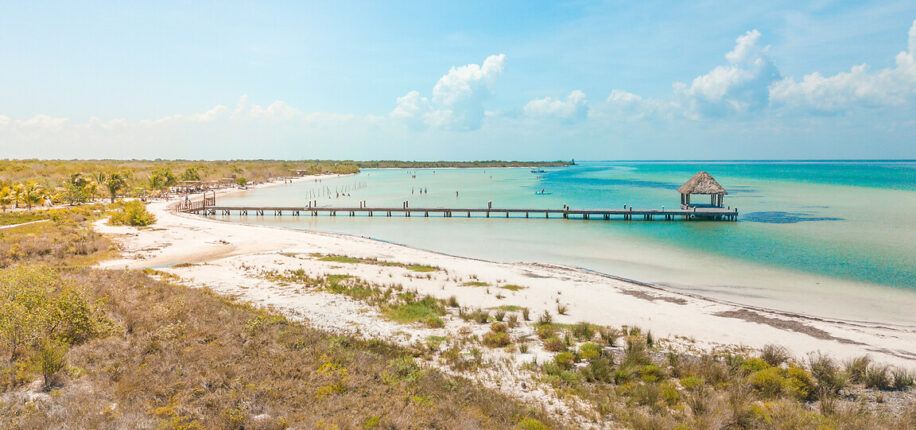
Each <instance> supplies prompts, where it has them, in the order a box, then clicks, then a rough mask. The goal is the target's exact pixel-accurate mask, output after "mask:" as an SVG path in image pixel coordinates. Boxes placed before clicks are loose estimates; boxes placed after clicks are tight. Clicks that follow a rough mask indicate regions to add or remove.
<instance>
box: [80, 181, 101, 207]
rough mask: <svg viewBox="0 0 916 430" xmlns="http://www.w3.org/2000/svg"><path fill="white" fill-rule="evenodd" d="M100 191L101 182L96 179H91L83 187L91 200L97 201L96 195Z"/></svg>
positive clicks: (84, 192)
mask: <svg viewBox="0 0 916 430" xmlns="http://www.w3.org/2000/svg"><path fill="white" fill-rule="evenodd" d="M98 193H99V183H98V182H96V181H89V182H87V183H86V185H85V186H84V187H83V194H85V195H87V196H89V201H90V202H93V201H95V195H96V194H98Z"/></svg>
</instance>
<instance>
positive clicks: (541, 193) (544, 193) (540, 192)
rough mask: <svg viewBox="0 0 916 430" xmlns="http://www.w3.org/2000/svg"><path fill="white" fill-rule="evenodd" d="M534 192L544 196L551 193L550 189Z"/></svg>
mask: <svg viewBox="0 0 916 430" xmlns="http://www.w3.org/2000/svg"><path fill="white" fill-rule="evenodd" d="M534 194H537V195H539V196H546V195H550V194H553V193H551V192H550V191H547V190H541V191H535V192H534Z"/></svg>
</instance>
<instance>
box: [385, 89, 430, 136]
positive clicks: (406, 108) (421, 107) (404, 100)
mask: <svg viewBox="0 0 916 430" xmlns="http://www.w3.org/2000/svg"><path fill="white" fill-rule="evenodd" d="M397 103H398V104H397V106H395V108H394V110H393V111H391V115H390V116H391V118H392V119H394V120H398V121H404V123H406V124H407V126H408V127H410V128H411V129H422V128H424V127H425V126H426V122H425V116H426V114H428V113H429V111H430V110H431V106H430V104H429V99H427V98H426V97H422V96H420V92H419V91H411V92H409V93H407V94H405V95H404V96H403V97H398V100H397Z"/></svg>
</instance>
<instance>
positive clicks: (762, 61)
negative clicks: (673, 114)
mask: <svg viewBox="0 0 916 430" xmlns="http://www.w3.org/2000/svg"><path fill="white" fill-rule="evenodd" d="M759 40H760V32H759V31H757V30H751V31H748V32H747V33H745V34H744V35H743V36H740V37H738V38H737V39H736V40H735V48H734V49H732V51H731V52H729V53H727V54H725V59H726V60H728V63H729V64H727V65H722V66H718V67H716V68H714V69H712V70H711V71H710V72H709V73H707V74H705V75H701V76H698V77H696V78H694V80H693V82H691V84H690V85H689V86H688V85H686V84H684V83H680V82H678V83H675V95H676V96H678V97H680V98H682V99H683V105H684V106H685V107H687V108H688V109H689V111H688V112H686V114H687V115H688V116H691V117H702V116H721V115H725V114H728V113H734V112H749V111H754V110H758V109H761V108H763V107H765V106H766V105H767V104H768V102H769V86H770V84H771V83H773V82H775V81H777V80H779V79H780V78H781V75H780V74H779V70H778V69H777V68H776V66H775V65H774V64H773V62H772V61H771V60H770V59H769V58H768V57H767V56H766V51H767V48H766V47H760V46H759V45H758V41H759Z"/></svg>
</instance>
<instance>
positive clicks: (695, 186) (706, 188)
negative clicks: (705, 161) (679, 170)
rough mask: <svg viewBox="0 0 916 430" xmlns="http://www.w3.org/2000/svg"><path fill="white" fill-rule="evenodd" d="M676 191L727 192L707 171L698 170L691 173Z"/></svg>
mask: <svg viewBox="0 0 916 430" xmlns="http://www.w3.org/2000/svg"><path fill="white" fill-rule="evenodd" d="M677 191H678V192H679V193H681V194H728V191H725V188H722V186H721V185H719V183H718V182H716V180H715V179H713V178H712V176H711V175H710V174H709V173H706V172H700V173H697V174H696V175H693V177H692V178H690V179H689V180H688V181H687V182H684V185H681V187H680V188H678V189H677Z"/></svg>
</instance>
